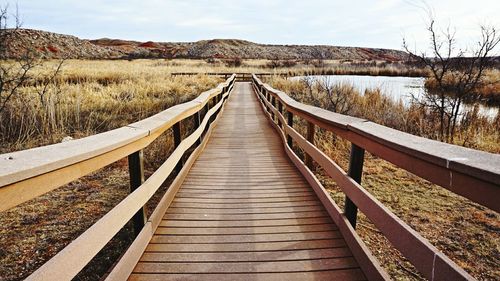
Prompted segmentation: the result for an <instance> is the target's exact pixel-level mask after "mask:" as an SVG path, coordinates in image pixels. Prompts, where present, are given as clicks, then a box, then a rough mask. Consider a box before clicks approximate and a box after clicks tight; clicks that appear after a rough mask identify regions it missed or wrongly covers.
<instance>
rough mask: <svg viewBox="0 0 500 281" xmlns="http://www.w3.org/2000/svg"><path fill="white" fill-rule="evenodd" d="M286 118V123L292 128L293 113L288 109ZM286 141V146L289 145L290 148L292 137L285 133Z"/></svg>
mask: <svg viewBox="0 0 500 281" xmlns="http://www.w3.org/2000/svg"><path fill="white" fill-rule="evenodd" d="M287 118H288V120H287V121H288V122H287V123H288V126H290V127H292V128H293V113H291V112H290V111H288V116H287ZM286 142H287V143H288V146H289V147H290V148H292V145H293V141H292V137H291V136H290V135H289V134H287V135H286Z"/></svg>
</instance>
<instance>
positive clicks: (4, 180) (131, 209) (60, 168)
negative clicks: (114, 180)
mask: <svg viewBox="0 0 500 281" xmlns="http://www.w3.org/2000/svg"><path fill="white" fill-rule="evenodd" d="M235 78H236V76H235V75H232V76H231V77H229V78H228V79H227V81H226V82H224V83H221V84H220V85H219V86H218V87H217V88H215V89H212V90H209V91H206V92H204V93H202V94H200V95H199V96H198V97H197V98H196V99H194V100H192V101H190V102H186V103H183V104H179V105H176V106H173V107H171V108H169V109H167V110H165V111H163V112H160V113H158V114H156V115H153V116H151V117H149V118H146V119H144V120H141V121H139V122H136V123H133V124H130V125H128V126H125V127H122V128H119V129H116V130H112V131H109V132H105V133H102V134H98V135H94V136H90V137H87V138H83V139H79V140H74V141H70V142H65V143H60V144H55V145H50V146H45V147H40V148H35V149H29V150H24V151H19V152H14V153H7V154H3V155H0V211H5V210H8V209H10V208H12V207H14V206H17V205H19V204H21V203H23V202H25V201H27V200H30V199H32V198H35V197H38V196H40V195H42V194H44V193H46V192H49V191H51V190H53V189H56V188H58V187H60V186H62V185H64V184H66V183H69V182H71V181H73V180H75V179H78V178H80V177H83V176H85V175H87V174H89V173H91V172H93V171H96V170H98V169H100V168H102V167H105V166H107V165H109V164H111V163H113V162H116V161H118V160H120V159H122V158H124V157H128V160H129V171H130V184H131V193H130V195H129V196H127V197H126V198H125V199H124V200H123V201H121V202H120V203H119V204H118V205H117V206H115V207H114V208H113V209H112V210H111V211H109V212H108V213H107V214H106V215H105V216H104V217H102V218H101V219H100V220H98V221H97V222H96V223H95V224H94V225H92V226H91V227H90V228H89V229H88V230H86V231H85V232H84V233H83V234H82V235H80V236H79V237H78V238H77V239H75V240H74V241H73V242H71V243H70V244H69V245H68V246H66V247H65V248H64V249H63V250H62V251H60V252H59V253H58V254H57V255H56V256H54V257H53V258H52V259H50V260H49V261H48V262H46V263H45V264H44V265H42V266H41V267H40V268H39V269H38V270H36V271H35V272H34V273H33V274H32V275H30V276H29V277H28V278H27V280H70V279H71V278H73V277H74V276H76V274H78V272H80V270H81V269H83V268H84V267H85V265H87V263H88V262H89V261H90V260H91V259H92V258H93V257H94V256H95V255H96V254H97V253H98V252H99V251H100V250H101V249H102V248H103V247H104V246H105V245H106V244H107V243H108V242H109V241H110V240H111V238H112V237H113V236H114V235H115V234H116V233H117V232H118V231H119V230H120V229H121V228H122V227H123V226H124V225H125V224H126V223H127V222H128V221H129V220H131V219H133V221H134V222H135V232H136V234H139V235H140V234H141V233H144V232H147V231H148V230H149V229H150V228H151V227H152V225H154V224H157V223H159V221H160V220H161V216H162V215H163V213H164V212H161V210H160V211H158V210H155V211H154V212H153V214H152V215H151V216H150V218H149V220H147V219H146V218H145V214H144V212H143V211H142V209H143V207H144V205H145V204H146V203H147V202H148V200H149V199H150V198H151V197H152V196H153V195H154V193H155V192H156V191H157V190H158V189H159V187H160V186H161V184H162V183H163V182H164V181H165V180H166V178H167V177H168V176H169V175H170V174H171V172H172V171H173V170H174V169H176V167H177V168H178V169H179V170H180V169H182V164H183V163H182V159H183V155H184V154H185V153H186V152H187V151H188V149H189V148H190V147H192V146H193V145H194V144H198V148H197V150H199V148H200V146H201V145H203V143H202V142H204V143H206V140H207V139H208V138H207V136H206V135H207V133H209V132H210V130H211V129H212V127H213V126H212V124H211V123H212V122H213V121H214V120H216V118H217V117H218V116H219V115H220V114H219V112H220V111H221V109H222V107H223V105H224V103H225V102H226V100H227V97H228V96H229V93H230V92H231V90H232V88H233V86H234V82H235ZM211 104H213V105H211ZM201 111H204V117H203V119H202V120H201V118H200V112H201ZM191 116H194V120H195V124H197V125H198V126H197V127H196V128H195V131H194V132H193V133H192V134H191V135H189V136H188V137H186V138H185V139H184V140H182V139H181V136H180V134H179V131H180V123H181V122H182V121H183V120H185V119H186V118H188V117H191ZM171 127H173V128H174V136H176V140H175V150H174V151H173V152H172V154H171V155H170V157H169V158H168V159H167V160H166V161H165V162H164V163H163V164H162V165H161V166H160V168H158V170H156V171H155V172H154V174H153V175H151V176H150V177H149V178H148V179H147V180H146V181H144V172H143V157H142V149H144V148H145V147H147V146H148V145H149V144H150V143H151V142H153V141H154V140H155V139H156V138H158V137H159V136H160V135H161V134H162V133H164V132H165V131H166V130H168V129H170V128H171ZM197 150H195V151H194V152H193V153H195V152H196V151H197ZM179 164H180V165H179ZM174 182H175V180H174ZM159 207H160V208H162V206H160V205H159ZM157 208H158V207H157Z"/></svg>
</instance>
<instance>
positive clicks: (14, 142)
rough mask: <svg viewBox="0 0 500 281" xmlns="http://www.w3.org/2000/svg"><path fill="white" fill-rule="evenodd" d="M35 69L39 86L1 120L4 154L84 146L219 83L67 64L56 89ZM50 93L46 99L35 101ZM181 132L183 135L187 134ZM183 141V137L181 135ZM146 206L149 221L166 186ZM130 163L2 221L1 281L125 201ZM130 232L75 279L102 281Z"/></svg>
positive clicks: (161, 153)
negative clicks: (76, 141) (78, 141)
mask: <svg viewBox="0 0 500 281" xmlns="http://www.w3.org/2000/svg"><path fill="white" fill-rule="evenodd" d="M57 65H58V62H57V61H53V62H48V63H46V64H45V65H44V66H43V68H42V67H39V68H38V69H35V71H36V74H35V75H34V77H37V80H35V79H32V80H29V83H27V84H26V85H24V87H23V88H22V89H21V95H19V96H17V97H14V98H13V99H12V100H11V102H10V103H9V105H8V107H7V108H6V110H5V111H4V112H2V116H1V117H0V118H1V122H0V124H1V125H0V126H1V131H0V132H1V137H0V138H1V142H2V146H1V149H0V151H1V152H8V151H14V150H19V149H27V148H31V147H34V146H40V145H46V144H50V143H56V142H60V141H61V140H62V139H63V138H64V137H68V136H69V137H72V138H81V137H85V136H87V135H91V134H95V133H99V132H103V131H107V130H110V129H114V128H117V127H120V126H123V125H126V124H128V123H131V122H134V121H137V120H140V119H142V118H145V117H147V116H150V115H152V114H154V113H157V112H159V111H161V110H163V109H166V108H168V107H170V106H172V105H175V104H178V103H182V102H185V101H188V100H190V99H193V98H194V97H196V96H197V95H198V94H199V93H201V92H203V91H205V90H207V89H210V88H213V87H214V86H215V85H216V84H217V83H219V82H221V81H222V80H221V79H220V78H217V77H214V76H211V77H209V76H204V75H198V76H175V77H174V76H171V75H170V72H171V71H172V70H173V69H174V68H175V66H172V65H171V64H170V63H169V62H164V61H151V60H145V61H134V62H129V61H66V62H65V63H64V64H63V69H62V72H61V74H60V75H59V76H57V77H56V79H55V80H54V81H49V83H45V82H44V81H43V79H44V78H45V77H50V75H45V74H44V72H50V69H53V68H56V67H57ZM45 85H48V87H47V89H48V90H47V91H45V95H44V96H43V99H41V97H40V96H39V94H38V93H40V92H41V91H42V89H43V87H44V86H45ZM189 129H190V128H189V126H185V130H189ZM184 133H186V132H184ZM169 134H171V132H168V133H166V134H165V135H163V136H161V137H160V138H158V139H157V140H156V141H155V142H153V143H152V144H151V145H150V146H148V148H147V149H146V150H145V157H144V158H145V166H146V167H145V169H146V176H148V175H150V174H151V173H152V172H153V171H155V170H156V169H157V168H158V167H159V165H160V164H161V163H162V162H163V161H164V160H166V158H167V157H168V155H169V154H170V152H171V149H172V147H173V146H172V138H171V136H169ZM168 182H169V181H167V182H166V184H165V186H164V187H163V188H162V189H160V190H159V191H158V192H157V194H156V196H155V197H154V198H153V199H152V200H151V202H150V203H149V205H148V213H151V211H152V209H153V208H154V205H155V203H156V202H157V201H158V199H159V197H160V196H161V194H162V192H164V191H165V188H166V186H168ZM129 192H130V191H129V185H128V166H127V160H126V159H122V160H120V161H118V162H117V163H114V164H112V165H110V166H108V167H106V168H103V169H101V170H99V171H96V172H94V173H92V174H90V175H88V176H86V177H84V178H81V179H78V180H76V181H74V182H72V183H70V184H68V185H66V186H63V187H61V188H59V189H57V190H54V191H52V192H49V193H47V194H45V195H43V196H40V197H38V198H36V199H34V200H31V201H29V202H26V203H24V204H21V205H19V206H17V207H15V208H13V209H11V210H9V211H6V212H2V213H0V225H1V226H0V280H22V279H24V277H26V276H27V275H28V274H30V273H31V272H33V271H34V270H35V269H36V268H38V267H39V266H41V265H42V264H43V263H44V262H45V261H47V260H48V259H50V258H51V257H52V256H54V255H55V254H56V253H57V252H58V251H60V250H61V249H63V248H64V247H65V246H66V245H67V244H68V243H70V242H71V241H72V240H74V239H75V238H76V237H78V236H79V235H80V234H81V233H82V232H83V231H85V230H86V229H87V228H88V227H89V226H91V225H92V224H93V223H95V222H96V221H97V220H98V219H99V218H101V217H102V216H103V215H104V214H105V213H107V212H108V211H109V210H110V209H112V208H113V207H114V206H115V205H117V204H118V203H119V202H120V201H121V200H123V198H125V196H127V194H128V193H129ZM130 234H131V226H130V225H127V226H126V227H125V228H124V229H123V230H122V231H121V232H120V233H118V234H117V235H116V236H115V238H114V239H113V240H112V241H111V242H110V243H109V244H108V246H107V247H106V248H105V249H104V250H103V251H102V252H101V253H100V254H99V255H98V256H97V257H96V258H95V259H94V260H93V261H92V262H91V263H90V264H89V265H88V266H87V267H86V268H85V269H84V270H83V271H82V272H81V273H80V275H78V276H77V278H76V280H99V279H100V278H101V277H102V276H103V275H104V274H105V273H106V272H107V270H108V269H109V267H110V266H111V265H112V264H113V263H114V262H115V260H116V259H117V258H118V257H119V256H120V255H121V253H122V252H123V251H124V250H125V249H126V248H127V247H128V245H129V243H130V242H131V236H130Z"/></svg>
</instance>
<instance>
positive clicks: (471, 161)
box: [252, 75, 500, 280]
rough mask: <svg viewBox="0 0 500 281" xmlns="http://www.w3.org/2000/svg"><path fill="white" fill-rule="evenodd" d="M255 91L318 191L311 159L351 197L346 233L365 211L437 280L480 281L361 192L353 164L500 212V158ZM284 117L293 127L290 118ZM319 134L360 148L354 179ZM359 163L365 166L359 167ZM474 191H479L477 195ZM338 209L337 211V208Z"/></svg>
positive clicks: (337, 217) (338, 218)
mask: <svg viewBox="0 0 500 281" xmlns="http://www.w3.org/2000/svg"><path fill="white" fill-rule="evenodd" d="M252 84H253V85H254V89H255V90H256V93H257V95H258V97H259V98H260V100H261V103H262V104H263V107H264V109H265V110H266V111H267V115H268V117H269V119H270V120H271V121H272V123H273V125H274V126H275V128H276V129H277V130H278V132H280V134H281V135H282V139H283V142H284V146H285V149H286V151H287V154H288V155H289V156H290V157H291V158H292V162H294V164H296V165H297V167H298V168H299V170H300V171H301V172H302V173H303V174H304V175H305V176H306V179H308V181H309V182H310V183H311V185H312V186H313V188H314V185H315V184H316V185H321V184H319V182H318V181H317V179H316V178H315V177H314V175H313V174H312V173H311V171H310V169H308V168H307V163H308V162H310V161H311V159H312V160H314V161H315V162H316V163H317V164H318V165H319V166H321V167H322V168H323V169H324V170H325V172H326V173H327V174H328V175H329V176H330V177H332V178H333V179H334V180H335V181H336V183H337V184H338V186H339V187H340V188H341V189H342V191H343V192H344V193H345V194H346V211H345V212H344V213H338V214H337V213H336V212H333V213H331V216H332V218H333V219H334V221H335V222H336V223H339V224H340V225H342V223H343V219H349V221H350V223H351V224H353V226H355V218H356V211H355V210H356V208H357V207H359V209H360V210H361V211H362V212H363V213H364V214H365V215H366V216H367V217H368V218H369V219H370V221H371V222H373V223H374V224H375V225H376V226H377V227H378V228H379V230H380V231H381V232H382V233H383V234H384V235H385V236H386V237H387V238H388V239H389V241H391V243H392V244H393V245H394V246H395V247H396V248H397V249H398V250H399V251H400V252H401V253H402V254H403V255H404V256H405V257H406V258H408V260H409V261H410V262H411V263H412V264H413V265H414V266H415V267H416V268H417V269H418V270H419V271H420V272H421V273H422V274H423V275H424V276H426V277H427V278H429V279H430V280H439V279H450V280H473V278H472V277H471V276H470V275H469V274H468V273H466V272H465V271H464V270H463V269H461V268H460V267H458V266H457V265H456V264H455V263H454V262H453V261H451V260H450V259H449V258H448V257H446V256H445V255H444V254H442V253H441V252H440V251H439V250H438V249H437V248H435V247H434V246H433V245H432V244H430V243H429V242H428V241H427V240H426V239H424V238H423V237H422V236H421V235H420V234H419V233H418V232H416V231H415V230H413V229H412V228H411V227H409V226H408V225H407V224H406V223H404V222H403V221H402V220H401V219H399V218H398V217H397V216H396V215H394V214H393V213H392V212H391V211H390V210H389V209H387V208H386V207H385V206H384V205H383V204H382V203H381V202H379V201H378V200H377V199H376V198H375V197H373V196H372V195H371V194H369V193H368V192H367V191H366V190H365V189H363V188H362V186H361V185H360V176H361V170H359V171H358V174H357V175H356V171H354V172H353V171H351V168H353V167H355V166H356V165H355V164H354V165H353V163H354V162H356V161H358V162H359V159H361V162H360V163H361V167H358V169H359V168H362V159H363V155H364V154H363V153H364V149H366V150H367V151H369V152H371V153H373V154H375V155H377V156H379V157H381V158H383V159H385V160H387V161H389V162H392V163H394V164H395V165H397V166H399V167H401V168H403V169H406V170H408V171H410V172H412V173H414V174H416V175H418V176H420V177H422V178H425V179H428V180H430V181H432V182H434V183H436V184H438V185H441V186H442V187H444V188H447V189H449V190H451V191H452V192H455V193H457V194H460V195H462V196H465V197H467V198H469V199H471V200H473V201H475V202H477V203H480V204H482V205H485V206H487V207H489V208H491V209H493V210H495V211H497V212H498V211H499V209H500V208H499V204H500V202H499V201H498V198H499V197H500V196H499V195H500V188H499V184H500V155H495V154H491V153H486V152H481V151H475V150H472V149H467V148H462V147H458V146H454V145H449V144H444V143H440V142H436V141H432V140H428V139H424V138H421V137H416V136H412V135H409V134H406V133H403V132H400V131H397V130H394V129H390V128H387V127H384V126H380V125H377V124H374V123H371V122H369V121H367V120H363V119H359V118H354V117H350V116H345V115H341V114H337V113H333V112H330V111H327V110H324V109H320V108H317V107H313V106H309V105H304V104H302V103H299V102H297V101H295V100H294V99H292V98H290V97H289V96H288V95H286V94H285V93H283V92H281V91H278V90H275V89H273V88H272V87H270V86H269V85H267V84H264V83H262V81H261V80H260V79H259V78H258V77H257V76H255V75H254V76H253V77H252ZM285 113H286V114H287V118H286V119H285V117H284V116H283V114H285ZM294 115H296V116H299V117H301V118H303V119H305V120H306V121H307V122H308V136H307V138H304V137H303V136H302V135H301V134H300V133H298V132H297V131H296V130H295V129H294V128H293V116H294ZM314 126H319V127H322V128H324V129H326V130H329V131H332V132H334V133H336V134H337V135H339V136H340V137H342V138H345V139H347V140H349V141H351V142H352V143H353V150H352V151H351V164H350V171H349V173H346V172H345V171H343V170H342V169H341V168H340V167H339V166H338V165H337V164H336V163H335V162H333V161H332V160H331V159H330V158H328V156H326V155H325V154H324V153H323V152H322V151H321V150H319V149H318V148H317V147H316V146H315V145H314ZM292 141H295V144H297V145H298V146H299V147H300V148H302V149H303V151H304V154H305V156H306V157H305V159H304V161H303V162H302V161H301V160H300V159H298V158H297V156H296V155H295V153H294V152H293V150H292ZM359 152H361V153H359ZM353 156H354V157H353ZM356 158H358V160H355V159H356ZM443 178H444V179H443ZM472 187H474V190H471V189H473V188H472ZM321 188H323V187H322V186H321ZM315 191H316V190H315ZM317 193H318V196H320V198H322V200H328V199H326V198H324V194H322V193H321V192H317ZM322 196H323V197H322ZM325 202H326V201H325ZM331 202H332V204H334V205H335V203H334V202H333V201H331ZM327 203H328V202H327ZM349 204H352V206H351V208H352V207H353V208H354V213H352V212H351V211H352V209H351V210H349V209H350V208H349V207H348V205H349ZM335 206H336V205H335ZM332 209H334V210H337V209H338V207H335V208H332ZM352 216H353V217H352Z"/></svg>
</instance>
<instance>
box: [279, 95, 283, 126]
mask: <svg viewBox="0 0 500 281" xmlns="http://www.w3.org/2000/svg"><path fill="white" fill-rule="evenodd" d="M278 112H279V113H280V114H281V115H283V104H282V103H281V101H279V100H278ZM278 126H279V127H280V128H282V129H283V124H281V119H280V118H279V116H278Z"/></svg>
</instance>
